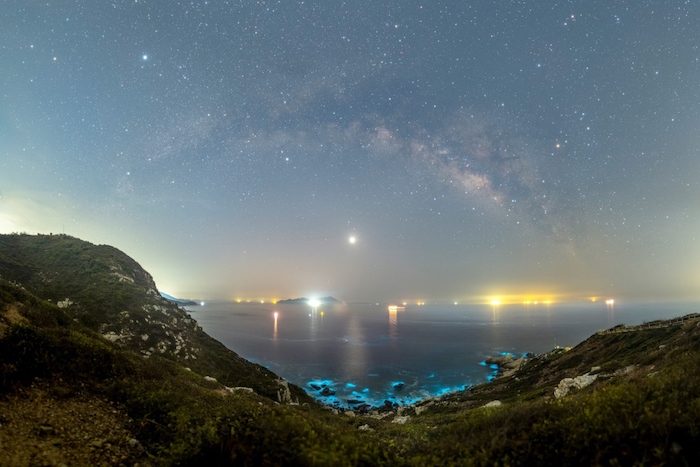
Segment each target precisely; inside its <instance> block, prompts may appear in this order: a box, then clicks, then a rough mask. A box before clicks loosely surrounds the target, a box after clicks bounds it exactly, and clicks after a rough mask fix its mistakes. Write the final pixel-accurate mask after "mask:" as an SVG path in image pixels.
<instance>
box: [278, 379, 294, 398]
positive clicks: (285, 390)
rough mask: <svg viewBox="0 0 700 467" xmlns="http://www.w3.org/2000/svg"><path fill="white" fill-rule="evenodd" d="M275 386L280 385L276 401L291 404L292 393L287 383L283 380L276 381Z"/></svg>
mask: <svg viewBox="0 0 700 467" xmlns="http://www.w3.org/2000/svg"><path fill="white" fill-rule="evenodd" d="M277 384H279V385H280V389H279V390H278V391H277V400H278V401H280V403H281V404H290V403H292V393H291V392H290V391H289V383H288V382H287V381H284V380H283V379H278V380H277Z"/></svg>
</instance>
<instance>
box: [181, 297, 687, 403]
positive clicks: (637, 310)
mask: <svg viewBox="0 0 700 467" xmlns="http://www.w3.org/2000/svg"><path fill="white" fill-rule="evenodd" d="M698 310H700V305H699V304H697V303H680V302H678V303H622V304H618V303H616V304H615V305H612V306H610V305H606V304H605V303H601V302H595V303H590V302H586V303H572V304H551V305H544V304H539V305H522V304H518V305H499V306H491V305H432V304H428V305H422V306H421V305H408V306H406V307H399V308H398V309H397V310H393V309H392V310H391V311H390V309H389V308H388V306H387V305H386V304H382V305H378V304H377V305H321V306H319V307H318V308H312V307H310V306H308V305H306V304H294V305H292V304H280V305H274V304H271V303H269V304H261V303H243V304H239V303H235V302H218V303H207V304H206V305H205V306H202V307H189V308H188V311H189V312H190V313H191V315H192V317H193V318H195V319H196V320H197V321H198V322H199V324H200V325H201V326H202V328H203V329H204V331H205V332H207V333H208V334H209V335H211V336H212V337H214V338H215V339H217V340H219V341H221V342H222V343H223V344H224V345H226V346H227V347H228V348H230V349H231V350H233V351H235V352H236V353H237V354H239V355H240V356H242V357H244V358H246V359H248V360H250V361H252V362H255V363H258V364H260V365H263V366H265V367H267V368H269V369H270V370H272V371H273V372H275V373H276V374H278V375H280V376H281V377H283V378H285V379H286V380H288V381H290V382H292V383H294V384H297V385H298V386H300V387H302V388H304V389H305V390H306V391H307V392H308V393H309V394H310V395H312V396H313V397H316V398H317V399H319V400H320V401H322V402H324V403H327V404H333V405H337V406H342V407H352V406H353V405H354V404H357V403H360V402H361V403H367V404H370V405H373V406H380V405H382V404H384V401H389V402H391V403H394V402H395V403H397V404H399V405H403V404H411V403H414V402H416V401H418V400H420V399H423V398H426V397H432V396H437V395H441V394H444V393H446V392H451V391H455V390H459V389H463V388H465V387H467V386H470V385H474V384H479V383H483V382H485V381H487V380H488V379H489V378H491V377H493V375H494V368H491V367H490V366H488V365H485V363H484V360H485V359H486V358H487V357H488V356H498V355H502V354H506V353H511V354H513V355H515V356H520V355H524V354H526V353H528V352H532V353H543V352H547V351H549V350H552V349H553V348H555V347H557V346H560V347H567V346H574V345H576V344H578V343H580V342H581V341H583V340H584V339H586V338H588V337H589V336H590V335H592V334H594V333H595V332H597V331H599V330H602V329H608V328H610V327H613V326H615V325H618V324H627V325H635V324H641V323H643V322H647V321H652V320H655V319H667V318H674V317H678V316H682V315H685V314H688V313H695V312H698ZM325 387H327V388H328V391H327V395H326V396H324V395H322V394H321V390H322V389H323V388H325ZM329 392H334V394H330V393H329Z"/></svg>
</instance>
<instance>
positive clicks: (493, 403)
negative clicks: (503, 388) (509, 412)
mask: <svg viewBox="0 0 700 467" xmlns="http://www.w3.org/2000/svg"><path fill="white" fill-rule="evenodd" d="M502 405H503V402H501V401H498V400H496V401H491V402H489V403H488V404H486V405H485V406H484V407H500V406H502Z"/></svg>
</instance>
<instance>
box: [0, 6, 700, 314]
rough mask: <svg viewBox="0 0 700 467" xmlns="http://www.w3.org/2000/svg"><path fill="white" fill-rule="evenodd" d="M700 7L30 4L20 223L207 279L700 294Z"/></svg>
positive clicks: (22, 11)
mask: <svg viewBox="0 0 700 467" xmlns="http://www.w3.org/2000/svg"><path fill="white" fill-rule="evenodd" d="M699 19H700V6H699V5H698V4H697V3H692V2H685V1H639V2H623V1H585V2H584V1H569V2H536V1H510V2H505V1H504V2H491V1H480V2H463V1H430V2H427V1H426V2H418V1H411V0H404V1H385V2H370V1H335V0H326V1H279V2H273V1H216V0H210V1H200V2H169V1H168V2H165V1H147V0H131V1H111V2H92V1H80V0H74V1H48V2H35V1H26V0H25V1H5V2H3V3H2V5H1V6H0V63H2V66H1V67H0V232H14V231H27V232H30V233H35V232H42V233H49V232H61V231H64V230H65V232H66V233H69V234H71V235H75V236H78V237H81V238H84V239H86V240H89V241H92V242H95V243H109V244H112V245H114V246H116V247H118V248H121V249H123V250H124V251H126V252H127V253H128V254H130V255H132V256H133V257H135V258H136V259H137V260H138V261H139V262H141V264H142V265H143V266H144V267H146V269H148V270H149V271H150V272H152V273H153V275H154V277H155V279H156V282H157V283H158V285H159V287H160V288H161V289H162V290H165V291H168V292H169V293H171V294H174V295H180V296H187V297H202V298H246V299H271V298H287V297H290V296H299V295H306V296H309V295H315V294H319V295H326V294H331V295H334V296H337V297H339V298H342V299H345V300H436V299H444V300H450V301H451V300H460V301H464V300H487V299H489V297H494V296H498V297H504V298H505V299H508V298H507V297H511V299H513V300H521V299H524V298H525V297H530V298H534V299H545V298H550V299H560V300H561V299H565V298H566V299H569V298H571V299H578V298H584V297H590V296H599V297H616V298H619V297H624V298H631V299H632V298H633V299H661V298H664V299H666V298H697V297H698V295H699V294H698V290H699V286H700V266H698V264H700V239H699V238H698V235H699V234H700V233H699V232H700V202H699V201H698V200H700V181H699V179H700V177H699V175H700V157H699V156H700V154H698V152H699V151H698V148H699V147H700V131H698V128H699V127H700V28H698V27H697V22H698V20H699ZM350 236H355V237H356V238H357V242H356V243H354V244H351V243H349V242H348V238H349V237H350Z"/></svg>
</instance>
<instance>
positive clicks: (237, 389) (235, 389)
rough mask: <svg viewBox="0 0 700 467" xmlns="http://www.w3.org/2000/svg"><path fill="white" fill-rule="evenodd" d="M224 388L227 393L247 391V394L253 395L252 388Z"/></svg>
mask: <svg viewBox="0 0 700 467" xmlns="http://www.w3.org/2000/svg"><path fill="white" fill-rule="evenodd" d="M225 388H226V390H227V391H228V392H236V391H247V392H252V393H253V394H255V391H253V388H246V387H243V386H237V387H235V388H230V387H228V386H225Z"/></svg>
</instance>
